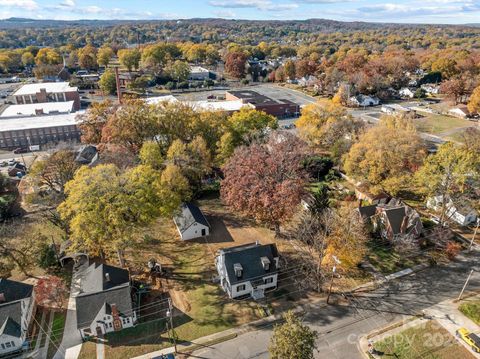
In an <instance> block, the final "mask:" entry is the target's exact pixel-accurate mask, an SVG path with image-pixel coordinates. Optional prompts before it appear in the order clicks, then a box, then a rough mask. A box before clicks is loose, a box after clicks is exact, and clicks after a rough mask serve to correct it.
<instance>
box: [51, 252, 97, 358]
mask: <svg viewBox="0 0 480 359" xmlns="http://www.w3.org/2000/svg"><path fill="white" fill-rule="evenodd" d="M87 268H88V260H85V261H83V262H82V263H81V264H80V265H79V266H78V267H76V268H75V267H74V270H73V273H72V284H71V286H70V298H69V299H68V310H67V317H66V319H65V328H64V331H63V338H62V342H61V343H60V345H59V350H58V351H57V352H56V353H55V356H54V357H53V358H54V359H76V358H78V355H79V354H80V350H81V348H82V336H81V335H80V332H79V331H78V329H77V315H76V305H75V297H76V296H77V295H78V294H79V293H80V289H81V282H82V280H83V278H84V275H85V271H86V269H87Z"/></svg>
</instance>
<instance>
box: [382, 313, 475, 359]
mask: <svg viewBox="0 0 480 359" xmlns="http://www.w3.org/2000/svg"><path fill="white" fill-rule="evenodd" d="M374 347H375V349H376V350H377V351H380V352H383V353H384V356H383V357H385V358H397V359H418V358H422V359H451V358H455V359H471V358H472V359H473V358H474V357H473V355H472V354H470V353H469V352H468V351H467V349H465V348H464V347H463V346H462V345H461V344H460V343H458V342H457V341H456V340H455V338H454V337H453V336H452V335H450V333H448V332H447V331H446V330H445V329H444V328H443V327H441V326H440V325H439V324H438V323H437V322H433V321H429V322H426V323H424V324H421V325H418V326H415V327H412V328H409V329H406V330H404V331H402V332H400V333H398V334H395V335H392V336H390V337H387V338H386V339H384V340H383V341H380V342H376V343H375V344H374Z"/></svg>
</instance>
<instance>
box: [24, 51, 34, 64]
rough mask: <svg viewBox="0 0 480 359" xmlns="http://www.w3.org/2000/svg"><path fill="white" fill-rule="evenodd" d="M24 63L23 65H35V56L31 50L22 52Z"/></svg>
mask: <svg viewBox="0 0 480 359" xmlns="http://www.w3.org/2000/svg"><path fill="white" fill-rule="evenodd" d="M22 64H23V66H33V65H35V57H34V56H33V55H32V53H31V52H30V51H25V52H24V53H23V54H22Z"/></svg>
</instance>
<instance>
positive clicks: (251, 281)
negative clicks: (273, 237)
mask: <svg viewBox="0 0 480 359" xmlns="http://www.w3.org/2000/svg"><path fill="white" fill-rule="evenodd" d="M278 261H279V256H278V251H277V247H276V246H275V244H260V243H258V242H255V243H249V244H245V245H241V246H236V247H230V248H223V249H220V250H219V252H218V255H217V257H216V258H215V266H216V268H217V271H218V275H219V278H220V285H221V286H222V288H223V290H224V291H225V292H226V293H227V294H228V296H229V297H230V298H239V297H247V296H251V297H252V298H253V299H255V300H257V299H261V298H263V297H264V296H265V292H266V291H269V290H274V289H276V288H277V281H278V269H279V262H278Z"/></svg>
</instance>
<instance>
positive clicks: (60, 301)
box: [35, 276, 69, 310]
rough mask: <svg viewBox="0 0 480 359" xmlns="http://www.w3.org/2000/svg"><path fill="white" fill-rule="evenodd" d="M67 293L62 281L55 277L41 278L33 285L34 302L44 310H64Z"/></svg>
mask: <svg viewBox="0 0 480 359" xmlns="http://www.w3.org/2000/svg"><path fill="white" fill-rule="evenodd" d="M68 293H69V292H68V289H67V287H66V285H65V283H64V281H63V280H62V279H61V278H59V277H57V276H47V277H42V278H40V279H39V280H38V281H37V284H36V285H35V301H36V303H37V305H40V306H42V307H44V308H53V309H56V310H58V309H62V308H64V306H65V303H66V301H67V299H68Z"/></svg>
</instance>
